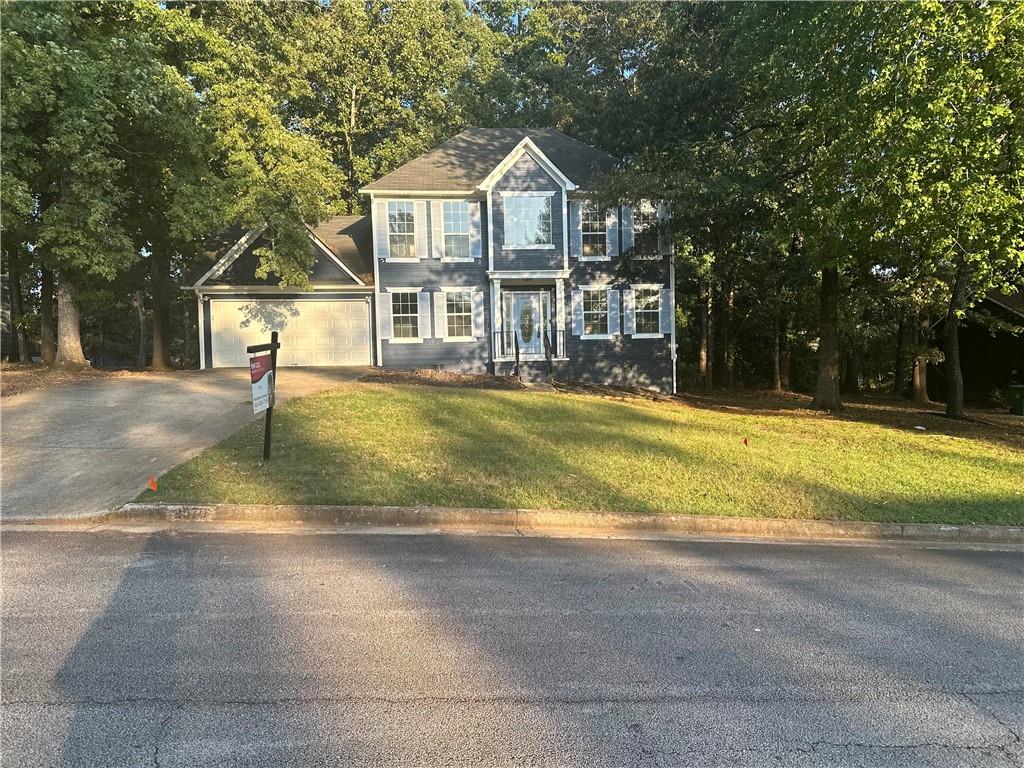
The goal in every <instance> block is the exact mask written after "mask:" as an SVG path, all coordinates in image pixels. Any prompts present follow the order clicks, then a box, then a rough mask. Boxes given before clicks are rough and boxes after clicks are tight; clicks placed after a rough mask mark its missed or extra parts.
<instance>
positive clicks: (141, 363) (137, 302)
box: [132, 291, 146, 368]
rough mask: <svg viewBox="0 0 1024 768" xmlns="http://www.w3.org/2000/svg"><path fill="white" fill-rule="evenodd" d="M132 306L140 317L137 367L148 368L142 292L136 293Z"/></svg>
mask: <svg viewBox="0 0 1024 768" xmlns="http://www.w3.org/2000/svg"><path fill="white" fill-rule="evenodd" d="M132 306H133V307H135V311H136V313H138V316H139V351H138V352H137V353H136V355H135V367H136V368H145V367H146V303H145V296H144V295H143V294H142V291H136V292H135V295H134V296H133V297H132Z"/></svg>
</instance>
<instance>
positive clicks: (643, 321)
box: [633, 288, 661, 336]
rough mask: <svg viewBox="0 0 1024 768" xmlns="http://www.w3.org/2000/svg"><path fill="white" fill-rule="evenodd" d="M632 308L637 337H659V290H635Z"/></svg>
mask: <svg viewBox="0 0 1024 768" xmlns="http://www.w3.org/2000/svg"><path fill="white" fill-rule="evenodd" d="M633 307H634V311H635V326H636V334H637V335H645V334H652V335H657V336H660V335H661V288H635V289H634V290H633Z"/></svg>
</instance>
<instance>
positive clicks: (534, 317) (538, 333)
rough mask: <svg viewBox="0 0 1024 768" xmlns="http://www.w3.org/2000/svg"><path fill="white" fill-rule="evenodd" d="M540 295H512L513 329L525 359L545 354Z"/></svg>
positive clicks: (520, 352)
mask: <svg viewBox="0 0 1024 768" xmlns="http://www.w3.org/2000/svg"><path fill="white" fill-rule="evenodd" d="M541 318H542V315H541V300H540V294H539V293H514V294H512V317H511V320H512V327H513V328H515V332H516V337H517V339H518V341H519V354H520V355H522V356H523V357H526V356H530V355H536V356H537V357H541V356H543V354H544V342H543V338H542V334H543V333H544V326H543V320H542V319H541Z"/></svg>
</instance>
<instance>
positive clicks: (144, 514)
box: [25, 504, 1024, 544]
mask: <svg viewBox="0 0 1024 768" xmlns="http://www.w3.org/2000/svg"><path fill="white" fill-rule="evenodd" d="M91 520H92V521H95V522H111V523H114V522H157V521H166V522H174V521H189V522H252V523H311V524H321V525H324V524H332V525H361V526H378V527H382V526H395V527H419V528H436V529H453V530H458V529H467V528H471V529H499V530H506V531H507V530H514V531H516V532H519V533H531V532H537V533H543V532H545V531H574V532H593V533H616V534H624V533H658V534H691V535H693V534H699V535H722V536H744V537H767V538H780V539H786V538H791V539H868V540H882V541H915V542H918V541H940V542H973V543H989V544H1024V527H1016V526H1003V525H963V526H960V525H940V524H932V523H869V522H859V521H839V520H794V519H774V518H744V517H712V516H707V515H620V514H612V513H606V512H574V511H563V510H545V509H479V508H472V507H469V508H463V507H341V506H300V505H236V504H125V505H124V506H122V507H120V508H118V509H116V510H114V511H113V512H109V513H107V514H104V515H99V516H96V517H93V518H91ZM25 522H27V521H25ZM39 522H43V521H39ZM50 522H55V521H50ZM76 522H84V520H83V519H81V518H78V519H77V520H76Z"/></svg>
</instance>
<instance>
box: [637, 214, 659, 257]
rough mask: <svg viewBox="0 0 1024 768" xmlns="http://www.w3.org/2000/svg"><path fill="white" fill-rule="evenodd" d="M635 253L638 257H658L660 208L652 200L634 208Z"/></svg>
mask: <svg viewBox="0 0 1024 768" xmlns="http://www.w3.org/2000/svg"><path fill="white" fill-rule="evenodd" d="M633 255H634V257H635V258H637V259H656V258H658V256H659V255H660V254H659V251H658V209H657V207H656V206H655V205H654V203H652V202H651V201H650V200H643V201H641V203H640V205H638V206H636V207H635V208H634V209H633Z"/></svg>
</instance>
